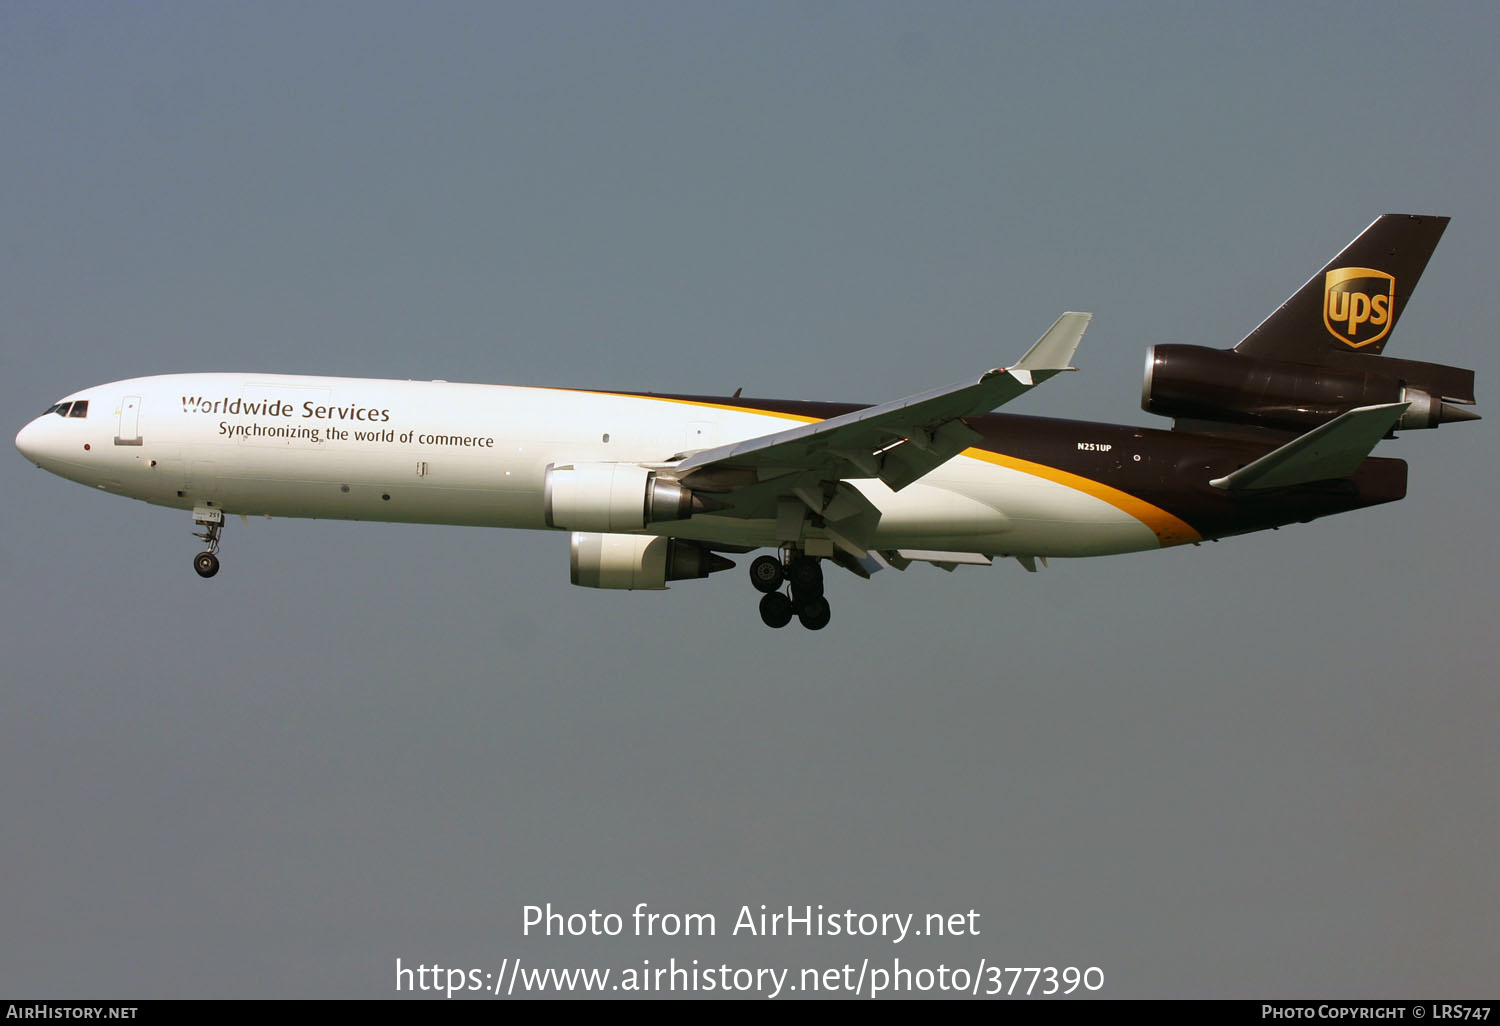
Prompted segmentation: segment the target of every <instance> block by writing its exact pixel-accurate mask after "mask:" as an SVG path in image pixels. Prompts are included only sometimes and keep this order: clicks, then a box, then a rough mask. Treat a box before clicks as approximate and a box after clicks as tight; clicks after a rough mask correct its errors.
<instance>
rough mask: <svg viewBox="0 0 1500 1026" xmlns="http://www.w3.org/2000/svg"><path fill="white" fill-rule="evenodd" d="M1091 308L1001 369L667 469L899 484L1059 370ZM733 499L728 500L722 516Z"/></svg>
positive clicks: (748, 479)
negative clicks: (980, 419) (976, 423)
mask: <svg viewBox="0 0 1500 1026" xmlns="http://www.w3.org/2000/svg"><path fill="white" fill-rule="evenodd" d="M1092 317H1093V315H1092V314H1087V313H1065V314H1063V315H1062V316H1061V317H1059V318H1058V319H1057V322H1056V323H1055V324H1053V325H1052V327H1051V328H1049V329H1047V332H1046V334H1044V335H1043V336H1042V337H1041V338H1040V339H1039V340H1038V341H1037V343H1036V344H1035V345H1034V346H1032V347H1031V348H1030V349H1029V350H1027V352H1026V355H1025V356H1022V357H1021V359H1020V360H1018V361H1017V362H1016V363H1015V364H1013V365H1012V366H1010V367H1001V368H996V369H995V370H990V371H986V372H985V373H984V374H983V375H981V376H980V378H979V380H978V381H963V382H959V383H958V384H955V385H950V386H949V387H947V388H937V389H932V390H930V391H927V392H919V393H917V394H916V395H910V396H907V397H906V398H904V399H897V400H895V401H894V402H888V403H882V404H880V405H879V406H871V407H869V408H867V409H863V410H856V411H854V412H853V413H846V414H844V415H843V416H841V417H833V418H830V419H829V420H824V421H820V422H818V423H816V424H804V425H801V426H798V427H795V428H791V429H789V430H786V431H778V432H776V433H775V434H770V435H763V436H761V437H759V438H751V439H748V440H747V441H743V442H735V443H732V444H730V445H723V446H719V447H717V448H714V449H705V450H702V451H701V452H697V453H693V454H691V455H690V456H688V457H687V458H686V459H684V460H683V461H682V462H681V463H679V464H678V465H677V466H676V467H675V468H674V472H675V476H676V477H677V479H678V480H680V481H682V482H683V483H684V484H686V485H688V486H689V487H692V488H695V489H697V488H702V489H703V490H705V491H737V490H738V488H740V487H743V486H746V485H749V486H751V487H750V489H749V490H751V491H758V490H759V489H756V488H754V485H755V484H756V483H759V482H765V481H769V480H772V479H776V478H784V477H787V476H788V475H797V476H799V477H802V478H804V479H806V480H809V481H816V482H824V483H827V482H839V481H843V480H845V479H849V478H877V477H878V478H879V479H880V480H882V481H884V482H885V483H886V485H888V486H889V487H890V488H891V490H893V491H900V490H901V489H902V488H905V487H906V486H907V485H909V484H911V483H912V482H913V481H916V480H917V479H918V478H920V477H922V476H923V475H924V474H926V473H928V472H929V471H931V470H934V469H936V468H937V467H939V466H941V465H942V464H944V463H946V462H947V461H948V460H950V459H952V458H953V457H954V456H957V455H958V454H959V453H961V452H963V451H964V450H965V449H967V448H968V447H969V446H970V445H972V444H973V443H974V442H976V441H978V440H979V437H980V436H979V433H978V432H976V431H975V430H974V429H973V428H971V427H969V426H968V425H967V424H965V423H964V422H963V418H965V417H977V416H980V415H981V414H985V413H989V412H990V411H991V410H993V409H995V408H996V407H998V406H1001V405H1004V404H1005V403H1007V402H1010V401H1011V400H1012V399H1014V398H1016V396H1018V395H1020V394H1021V393H1023V392H1026V391H1029V390H1030V389H1032V388H1034V387H1035V386H1037V385H1039V384H1041V383H1042V382H1043V381H1046V380H1047V379H1048V378H1050V377H1052V376H1053V375H1055V374H1058V373H1060V372H1062V371H1065V370H1074V369H1075V368H1073V367H1070V366H1069V365H1068V364H1069V362H1070V361H1071V360H1072V358H1073V353H1074V351H1075V350H1076V349H1077V348H1078V342H1079V340H1080V339H1081V338H1082V337H1083V333H1084V330H1085V329H1086V328H1087V327H1088V324H1089V321H1090V319H1091V318H1092ZM739 505H740V504H739V503H733V502H732V503H731V510H730V511H729V515H731V516H732V515H734V513H733V508H734V507H736V506H739Z"/></svg>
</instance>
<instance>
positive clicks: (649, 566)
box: [569, 532, 734, 591]
mask: <svg viewBox="0 0 1500 1026" xmlns="http://www.w3.org/2000/svg"><path fill="white" fill-rule="evenodd" d="M733 566H734V564H733V563H732V562H730V561H729V560H727V559H725V558H724V557H723V556H721V555H719V554H718V553H716V552H710V551H709V550H707V549H705V548H704V547H703V546H701V545H698V544H697V543H695V542H690V541H683V540H682V539H681V538H660V537H657V536H655V535H649V534H591V533H583V532H577V533H575V534H574V535H573V552H572V556H571V558H570V568H569V569H570V571H571V576H572V581H573V583H574V584H577V585H580V586H581V587H584V588H620V589H626V590H633V591H661V590H662V589H664V588H666V586H667V582H668V581H685V580H690V579H692V578H696V577H707V576H708V575H709V574H711V573H714V572H716V571H719V570H728V569H729V568H731V567H733Z"/></svg>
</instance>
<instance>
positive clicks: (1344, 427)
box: [1209, 403, 1411, 492]
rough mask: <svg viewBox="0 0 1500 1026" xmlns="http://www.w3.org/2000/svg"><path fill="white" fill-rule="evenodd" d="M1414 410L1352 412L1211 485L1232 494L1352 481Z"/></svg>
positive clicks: (1393, 406)
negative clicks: (1385, 438)
mask: <svg viewBox="0 0 1500 1026" xmlns="http://www.w3.org/2000/svg"><path fill="white" fill-rule="evenodd" d="M1410 405H1411V403H1385V404H1384V405H1381V406H1361V407H1359V408H1358V409H1353V410H1350V411H1349V412H1348V413H1345V414H1342V415H1340V416H1337V417H1335V418H1333V419H1332V420H1330V421H1329V422H1328V423H1327V424H1323V425H1320V426H1318V427H1315V428H1313V429H1312V430H1311V431H1309V432H1308V433H1307V434H1305V435H1302V436H1300V437H1298V438H1294V439H1292V440H1291V441H1290V442H1288V443H1286V444H1285V445H1283V446H1282V447H1281V448H1279V449H1275V450H1273V451H1271V452H1268V453H1266V455H1264V456H1262V457H1261V458H1260V459H1258V460H1256V461H1255V462H1254V463H1251V464H1249V465H1248V466H1244V467H1241V468H1240V469H1239V470H1236V471H1235V472H1234V473H1232V474H1228V475H1226V476H1224V477H1219V478H1215V479H1214V480H1212V481H1210V482H1209V484H1211V485H1213V486H1214V487H1215V488H1222V489H1224V490H1225V491H1229V492H1244V491H1253V490H1256V489H1262V488H1290V487H1291V486H1292V485H1299V484H1307V483H1308V482H1310V481H1329V480H1333V479H1336V478H1342V477H1348V476H1350V475H1351V474H1353V473H1354V472H1355V470H1357V469H1358V468H1359V465H1360V464H1361V463H1363V462H1364V461H1365V458H1366V457H1367V456H1369V455H1370V450H1371V449H1373V448H1375V445H1376V443H1377V442H1379V441H1380V440H1381V439H1382V438H1384V437H1385V436H1386V435H1388V434H1389V433H1390V431H1391V428H1393V427H1394V426H1395V425H1396V421H1398V420H1400V419H1401V415H1402V414H1403V413H1405V412H1406V408H1407V407H1408V406H1410Z"/></svg>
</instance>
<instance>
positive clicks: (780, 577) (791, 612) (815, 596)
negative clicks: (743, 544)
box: [750, 553, 832, 631]
mask: <svg viewBox="0 0 1500 1026" xmlns="http://www.w3.org/2000/svg"><path fill="white" fill-rule="evenodd" d="M750 583H751V584H753V585H754V586H755V590H756V591H759V592H762V597H761V600H760V619H761V622H762V623H764V624H765V625H766V626H767V627H771V628H781V627H785V626H786V625H787V624H789V623H791V622H792V617H793V616H795V617H796V618H797V619H798V620H800V621H801V622H802V626H803V627H806V628H807V629H808V630H810V631H820V630H822V629H823V628H824V627H827V626H828V621H829V620H830V619H832V613H831V611H830V610H829V608H828V600H827V599H826V598H824V597H823V565H822V562H821V561H820V560H818V559H816V558H815V557H813V556H808V555H804V554H802V553H797V554H796V555H794V556H792V558H791V559H790V560H789V561H788V562H786V563H782V561H781V560H780V559H778V558H776V557H775V556H760V557H758V558H757V559H756V560H755V561H754V562H752V563H751V564H750ZM783 584H789V585H790V586H791V587H790V591H791V594H790V595H787V594H786V592H785V591H783V590H782V586H783Z"/></svg>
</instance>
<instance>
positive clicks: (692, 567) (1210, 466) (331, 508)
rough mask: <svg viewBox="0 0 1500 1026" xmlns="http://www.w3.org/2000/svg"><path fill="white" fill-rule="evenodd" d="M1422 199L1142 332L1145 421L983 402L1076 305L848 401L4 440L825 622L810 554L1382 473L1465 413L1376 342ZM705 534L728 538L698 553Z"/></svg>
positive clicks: (253, 383)
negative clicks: (1296, 279)
mask: <svg viewBox="0 0 1500 1026" xmlns="http://www.w3.org/2000/svg"><path fill="white" fill-rule="evenodd" d="M1448 220H1449V219H1448V218H1446V217H1431V216H1418V215H1408V214H1384V215H1382V216H1380V217H1379V218H1377V219H1376V220H1375V221H1374V222H1373V223H1372V224H1371V225H1370V226H1369V227H1368V228H1366V229H1365V230H1364V231H1363V232H1361V233H1360V234H1359V235H1358V236H1357V237H1356V238H1355V239H1354V240H1353V241H1352V242H1350V243H1349V245H1347V246H1346V247H1345V248H1344V249H1343V250H1342V251H1341V252H1340V253H1339V254H1338V255H1337V256H1336V257H1334V259H1333V260H1332V261H1330V262H1329V263H1328V264H1327V265H1326V266H1325V267H1324V268H1323V269H1322V270H1321V271H1319V272H1318V273H1317V274H1315V275H1314V276H1313V277H1312V278H1310V279H1309V280H1308V281H1307V283H1306V284H1305V285H1303V286H1302V287H1301V288H1300V289H1298V290H1297V291H1296V292H1295V293H1293V294H1292V296H1291V298H1290V299H1288V300H1287V301H1286V302H1285V303H1284V304H1282V305H1281V306H1280V307H1278V308H1277V309H1276V310H1275V311H1273V312H1272V313H1271V315H1270V316H1269V317H1267V318H1266V320H1265V321H1263V322H1262V323H1261V324H1260V325H1259V326H1258V327H1257V328H1255V330H1254V331H1252V332H1251V333H1250V334H1249V335H1247V336H1246V337H1245V338H1244V339H1243V340H1242V341H1241V342H1240V343H1239V344H1238V345H1236V346H1234V347H1233V348H1232V349H1212V348H1207V347H1202V346H1196V345H1181V344H1158V345H1155V346H1152V347H1151V348H1150V349H1149V350H1148V351H1147V355H1146V370H1145V380H1144V383H1143V386H1142V390H1141V405H1142V408H1143V409H1145V410H1146V411H1147V412H1149V413H1153V414H1158V415H1162V416H1166V417H1170V418H1172V421H1173V422H1172V426H1171V429H1170V430H1162V429H1156V428H1143V427H1132V426H1126V425H1114V424H1102V423H1092V422H1085V421H1070V420H1058V419H1049V418H1043V417H1035V416H1021V415H1012V414H999V413H994V412H992V411H994V410H995V409H996V408H997V407H999V406H1002V405H1004V404H1005V403H1008V402H1010V401H1011V400H1013V399H1015V398H1017V397H1019V396H1020V395H1022V394H1024V393H1026V392H1028V391H1030V390H1031V389H1033V388H1035V387H1037V386H1038V385H1040V384H1042V383H1043V382H1045V381H1048V380H1050V379H1051V378H1053V377H1055V376H1057V375H1058V374H1060V373H1062V372H1064V371H1070V370H1073V369H1074V368H1073V367H1072V366H1071V361H1072V359H1073V355H1074V352H1075V350H1076V349H1077V346H1078V343H1079V340H1080V339H1081V338H1082V337H1083V334H1084V330H1085V329H1086V328H1087V327H1088V325H1089V322H1090V317H1091V315H1090V314H1086V313H1073V312H1069V313H1064V314H1063V315H1062V316H1061V317H1059V318H1058V320H1057V322H1056V323H1055V324H1053V325H1052V327H1051V328H1049V329H1048V330H1047V331H1046V332H1045V333H1044V334H1043V335H1042V336H1041V338H1040V339H1039V340H1038V341H1037V343H1036V344H1035V345H1033V346H1032V347H1031V348H1030V349H1029V350H1028V351H1027V352H1026V353H1025V354H1024V355H1023V356H1021V358H1020V359H1018V360H1017V361H1016V362H1015V363H1013V364H1011V365H1010V366H1008V367H1002V368H997V369H994V370H989V371H986V372H984V373H983V374H981V375H980V376H979V377H978V378H977V379H970V380H966V381H962V382H959V383H957V384H955V385H952V386H949V387H946V388H936V389H932V390H930V391H926V392H919V393H916V394H914V395H910V396H907V397H906V398H903V399H898V400H895V401H893V402H887V403H882V404H879V405H875V406H860V405H853V404H848V403H833V402H812V401H787V400H769V399H749V398H744V397H742V396H741V395H740V393H739V391H736V392H735V393H734V394H733V395H731V396H703V395H677V394H655V393H643V392H612V391H600V390H582V389H567V388H538V387H517V386H504V385H485V384H459V383H450V382H446V381H392V380H373V379H362V378H343V377H337V378H335V377H313V376H306V375H284V374H266V373H205V374H168V375H160V376H152V377H141V378H132V379H129V380H125V381H115V382H111V383H109V384H104V385H98V386H95V387H93V388H86V389H83V390H82V391H78V392H74V393H72V394H70V395H68V396H66V397H64V398H62V399H60V400H58V401H57V402H56V403H53V404H52V406H51V407H49V408H48V409H47V411H46V412H45V413H44V414H42V415H41V416H39V417H37V418H36V419H35V420H33V421H31V422H30V423H29V424H27V425H26V426H25V427H24V428H22V429H21V431H20V433H19V434H18V435H17V436H16V448H17V449H19V450H20V451H21V453H22V454H23V455H24V456H25V457H26V458H27V459H28V460H30V461H32V462H33V463H35V464H36V465H37V466H39V467H41V468H42V469H44V470H47V471H50V472H52V473H54V474H57V475H59V476H61V477H65V478H68V479H69V480H72V481H76V482H78V483H80V484H84V485H89V486H91V487H94V488H97V489H99V490H102V491H105V492H112V493H115V494H117V495H124V496H128V497H130V498H133V499H139V500H142V501H144V502H148V503H153V504H155V505H160V506H168V507H172V508H176V509H181V510H190V511H191V512H192V516H193V521H194V523H195V524H196V525H197V526H198V527H199V528H201V531H199V532H197V533H196V535H195V536H196V537H199V538H201V539H203V541H204V542H205V543H206V547H205V548H204V550H203V551H201V552H199V553H198V554H197V555H196V556H195V557H194V560H193V567H194V569H195V570H196V571H197V573H198V574H199V576H201V577H204V578H210V577H213V576H214V575H215V574H216V573H218V571H219V556H218V553H219V547H220V540H221V536H222V531H223V528H224V523H225V516H226V515H231V514H239V515H242V516H244V517H249V516H253V515H264V516H268V517H317V518H330V519H340V520H379V521H389V522H407V523H428V524H466V525H474V526H487V527H508V528H526V529H531V530H546V531H565V532H569V533H570V534H571V536H572V537H571V542H572V545H571V555H570V573H571V580H572V582H573V583H574V584H576V585H580V586H583V587H588V588H606V589H623V590H662V589H665V588H666V587H667V584H668V582H671V581H682V580H691V579H696V578H703V577H707V576H709V575H710V574H714V573H718V572H720V571H723V570H726V569H729V568H731V567H733V566H734V565H735V564H734V563H733V562H732V561H731V560H730V559H729V558H728V555H734V554H741V553H750V552H753V551H755V550H757V549H771V550H772V553H771V554H762V555H760V556H758V557H757V558H755V559H754V560H753V561H752V562H751V563H750V565H749V576H750V579H751V583H752V585H753V586H754V588H755V590H756V591H758V592H759V593H760V594H761V598H760V600H759V602H760V616H761V619H762V621H763V622H764V623H765V624H766V625H767V626H769V627H773V628H780V627H784V626H786V625H787V624H789V623H790V622H791V620H792V619H793V618H796V619H797V620H799V621H800V622H801V624H802V625H803V626H804V627H805V628H807V629H810V630H821V629H822V628H824V627H826V626H827V625H828V623H829V622H830V618H831V613H830V608H829V603H828V599H827V597H826V595H825V588H824V575H823V564H824V563H825V562H826V563H831V564H834V565H836V566H838V567H841V568H843V569H845V570H848V571H850V572H852V573H853V574H855V575H857V576H859V577H863V578H869V577H870V575H871V574H872V573H873V572H875V571H877V570H883V569H886V568H895V569H897V570H905V569H906V568H907V567H908V566H910V565H911V564H912V563H918V562H925V563H929V564H933V565H935V566H938V567H940V568H942V569H945V570H950V571H951V570H953V569H955V568H956V567H959V566H965V565H987V564H991V563H992V562H993V561H994V560H995V559H997V558H1014V559H1015V560H1017V561H1018V562H1019V563H1020V564H1021V565H1022V566H1023V567H1025V569H1026V570H1028V571H1032V572H1035V571H1036V569H1037V566H1038V563H1042V564H1045V563H1046V560H1047V559H1048V558H1049V557H1081V556H1102V555H1108V554H1113V553H1123V552H1135V551H1141V550H1148V549H1156V548H1166V547H1169V546H1175V545H1184V544H1197V543H1199V542H1201V541H1203V540H1215V541H1216V540H1218V539H1220V538H1226V537H1230V536H1233V535H1239V534H1244V533H1247V532H1251V531H1260V530H1264V529H1267V528H1276V527H1280V526H1282V525H1285V524H1291V523H1298V522H1307V521H1310V520H1313V519H1316V518H1318V517H1323V516H1328V515H1331V514H1335V513H1343V512H1348V511H1351V510H1355V509H1360V508H1363V507H1366V506H1373V505H1377V504H1380V503H1386V502H1393V501H1395V500H1397V499H1400V498H1402V497H1403V496H1404V495H1405V493H1406V464H1405V462H1403V461H1401V460H1397V459H1386V458H1378V457H1372V456H1370V452H1371V451H1372V450H1373V449H1374V447H1375V445H1376V444H1377V443H1378V442H1379V441H1380V440H1381V439H1383V438H1390V437H1394V436H1395V432H1396V431H1398V430H1411V429H1423V428H1435V427H1437V426H1439V425H1440V424H1446V423H1454V422H1462V421H1468V420H1477V419H1479V415H1478V414H1477V413H1475V412H1474V411H1473V410H1471V409H1470V407H1472V406H1473V405H1474V404H1475V399H1474V372H1473V371H1471V370H1466V369H1463V368H1458V367H1448V366H1444V365H1441V364H1435V363H1423V362H1419V361H1413V360H1400V359H1394V358H1391V357H1387V356H1384V355H1383V349H1384V347H1385V344H1386V343H1387V341H1389V338H1390V335H1391V332H1392V330H1393V329H1394V328H1395V325H1396V321H1397V320H1398V318H1399V317H1400V316H1401V313H1402V311H1403V310H1404V309H1405V307H1406V303H1407V300H1408V299H1409V298H1410V296H1411V292H1412V290H1413V289H1414V288H1415V286H1416V283H1417V280H1418V278H1419V277H1420V276H1421V274H1422V272H1423V270H1424V269H1425V267H1426V265H1427V262H1428V260H1429V258H1430V257H1431V255H1432V252H1433V250H1434V249H1435V248H1436V246H1437V243H1438V240H1439V239H1440V238H1441V236H1442V234H1443V231H1444V229H1445V228H1446V227H1447V224H1448ZM726 554H727V555H726Z"/></svg>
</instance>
